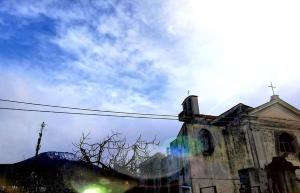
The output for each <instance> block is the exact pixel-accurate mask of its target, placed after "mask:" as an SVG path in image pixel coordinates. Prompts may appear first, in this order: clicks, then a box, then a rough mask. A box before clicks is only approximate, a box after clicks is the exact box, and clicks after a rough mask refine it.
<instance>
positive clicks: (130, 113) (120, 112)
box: [0, 98, 177, 118]
mask: <svg viewBox="0 0 300 193" xmlns="http://www.w3.org/2000/svg"><path fill="white" fill-rule="evenodd" d="M0 101H3V102H9V103H18V104H26V105H34V106H42V107H53V108H61V109H71V110H82V111H93V112H101V113H116V114H128V115H145V116H158V117H175V118H177V116H175V115H166V114H155V113H137V112H125V111H111V110H100V109H89V108H78V107H69V106H59V105H48V104H41V103H33V102H25V101H17V100H8V99H1V98H0Z"/></svg>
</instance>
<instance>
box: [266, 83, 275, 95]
mask: <svg viewBox="0 0 300 193" xmlns="http://www.w3.org/2000/svg"><path fill="white" fill-rule="evenodd" d="M268 87H270V88H272V92H273V95H275V92H274V88H276V87H275V86H273V84H272V82H271V84H270V86H268Z"/></svg>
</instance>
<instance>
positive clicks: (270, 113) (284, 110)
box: [249, 99, 300, 121]
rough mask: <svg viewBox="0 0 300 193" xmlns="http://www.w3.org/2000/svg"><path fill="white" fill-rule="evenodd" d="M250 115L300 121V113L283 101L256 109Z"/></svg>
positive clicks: (269, 103)
mask: <svg viewBox="0 0 300 193" xmlns="http://www.w3.org/2000/svg"><path fill="white" fill-rule="evenodd" d="M249 115H251V116H257V117H264V118H279V119H287V120H296V121H300V111H299V110H298V109H297V108H295V107H293V106H291V105H290V104H288V103H286V102H285V101H283V100H281V99H277V100H273V101H270V102H268V103H265V104H263V105H261V106H259V107H256V108H254V109H253V110H252V111H250V112H249Z"/></svg>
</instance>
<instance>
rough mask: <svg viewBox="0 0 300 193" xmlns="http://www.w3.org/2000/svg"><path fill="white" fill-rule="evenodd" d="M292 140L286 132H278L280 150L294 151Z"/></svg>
mask: <svg viewBox="0 0 300 193" xmlns="http://www.w3.org/2000/svg"><path fill="white" fill-rule="evenodd" d="M293 141H294V137H293V136H291V135H289V134H287V133H282V134H280V135H279V150H280V152H286V153H295V148H294V146H293Z"/></svg>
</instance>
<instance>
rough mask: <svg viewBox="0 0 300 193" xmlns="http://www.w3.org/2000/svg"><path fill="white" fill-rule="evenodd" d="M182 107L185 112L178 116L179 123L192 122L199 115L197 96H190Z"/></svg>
mask: <svg viewBox="0 0 300 193" xmlns="http://www.w3.org/2000/svg"><path fill="white" fill-rule="evenodd" d="M181 105H182V108H183V110H182V112H181V113H179V115H178V118H179V121H182V122H191V121H192V120H193V119H194V118H195V116H196V115H199V106H198V97H197V96H196V95H189V96H188V97H187V98H185V99H184V101H183V103H182V104H181Z"/></svg>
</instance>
